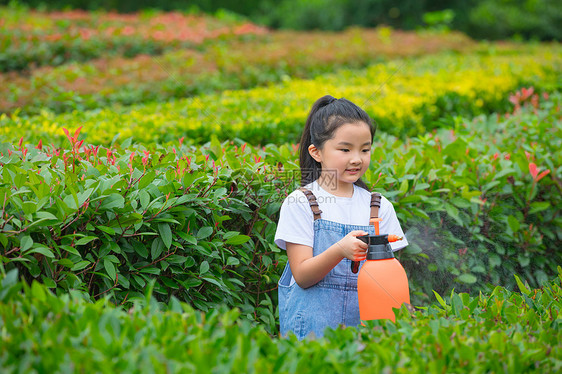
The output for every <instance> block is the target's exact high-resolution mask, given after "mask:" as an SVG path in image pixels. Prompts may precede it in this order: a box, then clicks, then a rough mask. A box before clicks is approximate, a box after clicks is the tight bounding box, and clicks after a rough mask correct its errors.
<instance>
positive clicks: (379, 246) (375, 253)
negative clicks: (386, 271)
mask: <svg viewBox="0 0 562 374" xmlns="http://www.w3.org/2000/svg"><path fill="white" fill-rule="evenodd" d="M357 239H359V240H362V241H364V242H365V243H367V244H368V245H369V250H368V252H367V260H385V259H387V258H394V253H393V252H392V247H391V246H390V243H389V242H388V234H385V235H363V236H358V237H357Z"/></svg>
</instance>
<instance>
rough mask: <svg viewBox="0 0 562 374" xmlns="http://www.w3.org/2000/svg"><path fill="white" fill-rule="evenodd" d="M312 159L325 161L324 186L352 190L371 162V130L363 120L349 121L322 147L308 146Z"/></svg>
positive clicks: (323, 166) (323, 170) (323, 165)
mask: <svg viewBox="0 0 562 374" xmlns="http://www.w3.org/2000/svg"><path fill="white" fill-rule="evenodd" d="M309 152H310V155H311V156H312V158H314V159H315V160H316V161H318V162H320V163H321V164H322V175H321V179H323V182H324V185H325V186H329V187H331V188H333V187H336V186H337V187H336V188H337V190H340V191H349V187H352V186H351V184H352V183H355V182H356V181H357V180H358V179H359V178H361V176H362V175H363V174H365V171H367V169H368V168H369V163H370V162H371V131H370V130H369V126H367V124H366V123H364V122H357V123H346V124H344V125H342V126H340V127H339V128H338V129H337V130H336V131H335V132H334V136H333V137H332V139H330V140H327V141H326V142H325V143H324V146H323V147H322V149H318V148H316V147H315V146H314V145H311V146H310V147H309Z"/></svg>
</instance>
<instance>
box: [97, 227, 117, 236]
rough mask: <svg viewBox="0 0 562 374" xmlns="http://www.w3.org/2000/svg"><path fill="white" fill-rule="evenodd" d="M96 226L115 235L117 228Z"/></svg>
mask: <svg viewBox="0 0 562 374" xmlns="http://www.w3.org/2000/svg"><path fill="white" fill-rule="evenodd" d="M96 228H97V229H98V230H101V231H103V232H105V233H106V234H109V235H115V230H113V229H112V228H111V227H107V226H102V225H99V226H96Z"/></svg>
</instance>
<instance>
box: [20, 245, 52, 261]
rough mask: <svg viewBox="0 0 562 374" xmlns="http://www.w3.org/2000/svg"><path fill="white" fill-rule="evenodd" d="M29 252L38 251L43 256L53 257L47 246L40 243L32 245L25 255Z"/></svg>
mask: <svg viewBox="0 0 562 374" xmlns="http://www.w3.org/2000/svg"><path fill="white" fill-rule="evenodd" d="M31 253H40V254H42V255H43V256H45V257H49V258H55V255H54V253H53V252H52V251H51V250H50V249H49V248H48V247H45V246H44V245H42V244H40V245H39V246H37V247H33V248H31V249H30V250H29V251H27V252H25V254H26V255H29V254H31Z"/></svg>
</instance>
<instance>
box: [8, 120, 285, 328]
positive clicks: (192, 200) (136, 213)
mask: <svg viewBox="0 0 562 374" xmlns="http://www.w3.org/2000/svg"><path fill="white" fill-rule="evenodd" d="M79 131H80V129H78V130H77V131H76V132H75V133H74V135H71V134H70V133H68V132H67V136H68V137H69V140H70V142H71V147H70V149H68V148H67V149H55V148H50V147H47V146H45V147H44V148H43V147H42V146H39V147H30V148H29V149H28V147H27V145H24V144H23V143H21V142H20V144H19V148H18V149H14V150H11V149H12V147H11V146H10V145H6V144H4V146H3V150H2V153H3V157H1V158H0V164H1V165H2V174H1V177H2V180H1V183H0V207H1V213H2V214H1V215H2V218H1V219H0V243H1V245H2V248H3V251H2V255H1V256H0V258H1V259H2V262H4V263H10V264H11V265H12V266H17V267H18V268H20V269H21V273H22V274H23V275H25V276H26V277H27V278H28V279H29V280H31V279H33V278H38V279H41V280H42V281H43V282H44V283H45V284H46V285H47V286H48V287H50V288H54V289H56V290H57V292H58V293H59V294H60V293H61V292H63V291H69V290H71V289H80V290H82V291H86V292H88V293H89V294H90V295H91V296H92V297H93V298H98V297H99V296H101V295H103V294H105V293H107V292H109V291H110V290H113V295H114V302H116V303H125V302H127V300H131V299H132V300H134V299H135V298H136V297H139V293H140V292H142V290H143V289H144V288H145V286H146V284H147V282H149V280H150V279H152V278H155V279H157V281H156V283H155V284H154V290H155V293H156V294H157V295H158V297H160V298H161V299H162V300H169V298H170V297H171V296H176V297H178V298H180V299H181V300H185V301H188V302H189V303H190V304H192V305H193V306H195V307H197V308H198V309H201V310H207V309H209V308H212V307H213V306H214V305H216V304H218V303H227V304H228V305H236V306H239V307H240V308H241V309H242V311H244V312H246V313H247V314H248V315H249V316H250V317H252V318H257V314H256V313H257V312H259V314H260V315H259V317H260V318H262V319H264V322H265V323H266V324H268V325H269V326H274V325H275V321H274V315H273V311H274V309H273V308H274V307H273V305H272V301H271V299H270V297H269V295H268V294H267V292H269V291H271V289H272V288H275V286H274V285H275V283H276V281H277V280H278V273H279V261H280V260H281V258H280V257H281V256H280V253H279V252H280V250H279V248H277V247H276V246H275V245H274V244H273V240H271V238H272V237H273V235H274V233H275V232H274V230H275V227H276V225H275V222H274V221H273V220H272V218H271V217H272V216H274V215H275V214H276V213H277V210H278V209H279V206H280V200H282V198H283V197H282V196H280V194H281V193H285V191H286V190H289V189H291V188H290V187H287V186H286V185H285V184H287V183H288V184H293V182H294V181H293V178H292V175H290V174H289V175H287V176H286V177H285V176H283V175H278V176H276V175H275V174H274V172H275V170H276V169H277V165H278V164H280V163H285V160H287V159H288V158H289V157H291V153H292V152H290V151H289V149H288V148H287V147H286V146H284V147H279V148H277V147H270V148H269V149H268V148H264V149H261V148H259V149H251V148H250V147H246V144H243V145H242V146H241V147H238V146H236V145H233V144H232V143H223V144H220V143H219V142H218V141H216V140H213V141H212V142H211V143H210V144H209V145H208V146H206V147H204V148H202V149H200V150H199V149H195V148H188V147H186V146H185V145H183V146H181V141H180V147H175V146H174V147H172V146H170V147H168V148H167V149H164V148H162V147H156V149H148V150H147V149H146V148H145V147H143V146H132V147H129V148H128V149H127V150H124V151H117V150H115V149H112V148H100V147H99V146H98V147H94V146H86V145H83V140H81V141H78V134H79ZM129 143H130V140H129ZM37 148H39V149H37ZM262 158H263V159H264V160H262ZM266 159H267V161H265V160H266ZM291 164H292V161H289V162H288V165H291ZM266 167H267V170H266ZM281 262H282V263H281V265H284V262H285V261H284V260H282V261H281ZM262 309H263V313H262V312H260V310H262Z"/></svg>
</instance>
